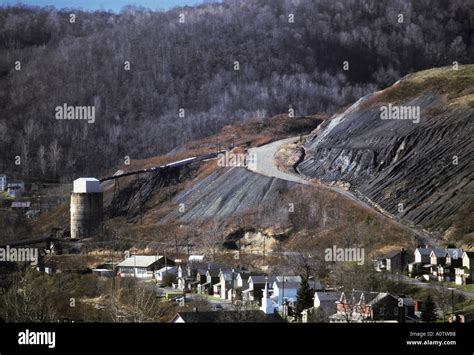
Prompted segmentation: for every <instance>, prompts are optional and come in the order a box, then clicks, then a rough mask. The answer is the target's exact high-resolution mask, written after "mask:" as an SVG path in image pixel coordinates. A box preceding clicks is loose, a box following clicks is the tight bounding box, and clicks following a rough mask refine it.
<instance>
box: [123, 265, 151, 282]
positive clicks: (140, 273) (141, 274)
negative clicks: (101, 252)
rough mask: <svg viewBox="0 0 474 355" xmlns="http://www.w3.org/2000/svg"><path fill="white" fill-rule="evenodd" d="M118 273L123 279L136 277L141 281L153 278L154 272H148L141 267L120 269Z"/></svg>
mask: <svg viewBox="0 0 474 355" xmlns="http://www.w3.org/2000/svg"><path fill="white" fill-rule="evenodd" d="M118 272H119V273H120V276H122V277H136V278H139V279H147V278H152V277H153V271H148V270H147V269H146V268H141V267H119V268H118Z"/></svg>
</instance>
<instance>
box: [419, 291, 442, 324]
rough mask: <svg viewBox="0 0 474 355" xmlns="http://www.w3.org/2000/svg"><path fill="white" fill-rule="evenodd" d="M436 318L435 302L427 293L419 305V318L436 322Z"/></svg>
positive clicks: (427, 321) (426, 321)
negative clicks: (420, 305)
mask: <svg viewBox="0 0 474 355" xmlns="http://www.w3.org/2000/svg"><path fill="white" fill-rule="evenodd" d="M437 319H438V315H437V314H436V304H435V303H434V301H433V299H432V298H431V295H428V297H426V299H425V301H424V302H423V305H422V307H421V320H422V321H423V322H425V323H433V322H436V320H437Z"/></svg>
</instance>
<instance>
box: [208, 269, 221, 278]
mask: <svg viewBox="0 0 474 355" xmlns="http://www.w3.org/2000/svg"><path fill="white" fill-rule="evenodd" d="M220 273H221V271H220V270H219V269H208V270H207V272H206V275H207V274H209V276H211V277H219V274H220Z"/></svg>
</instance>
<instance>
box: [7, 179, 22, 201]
mask: <svg viewBox="0 0 474 355" xmlns="http://www.w3.org/2000/svg"><path fill="white" fill-rule="evenodd" d="M24 191H25V183H24V182H23V181H13V180H12V181H10V182H9V183H7V193H8V196H10V197H13V198H15V197H18V196H21V194H22V193H23V192H24Z"/></svg>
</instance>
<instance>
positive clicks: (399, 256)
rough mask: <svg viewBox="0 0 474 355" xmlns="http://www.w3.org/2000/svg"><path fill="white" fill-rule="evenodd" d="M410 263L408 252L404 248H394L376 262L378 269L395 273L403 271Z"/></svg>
mask: <svg viewBox="0 0 474 355" xmlns="http://www.w3.org/2000/svg"><path fill="white" fill-rule="evenodd" d="M407 265H408V253H407V252H406V250H405V249H404V248H402V249H401V250H393V251H391V252H390V253H387V254H385V255H383V256H382V257H380V258H379V259H378V260H377V261H376V264H375V269H376V270H377V271H389V272H393V273H397V272H398V273H403V272H404V270H405V268H406V267H407Z"/></svg>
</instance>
